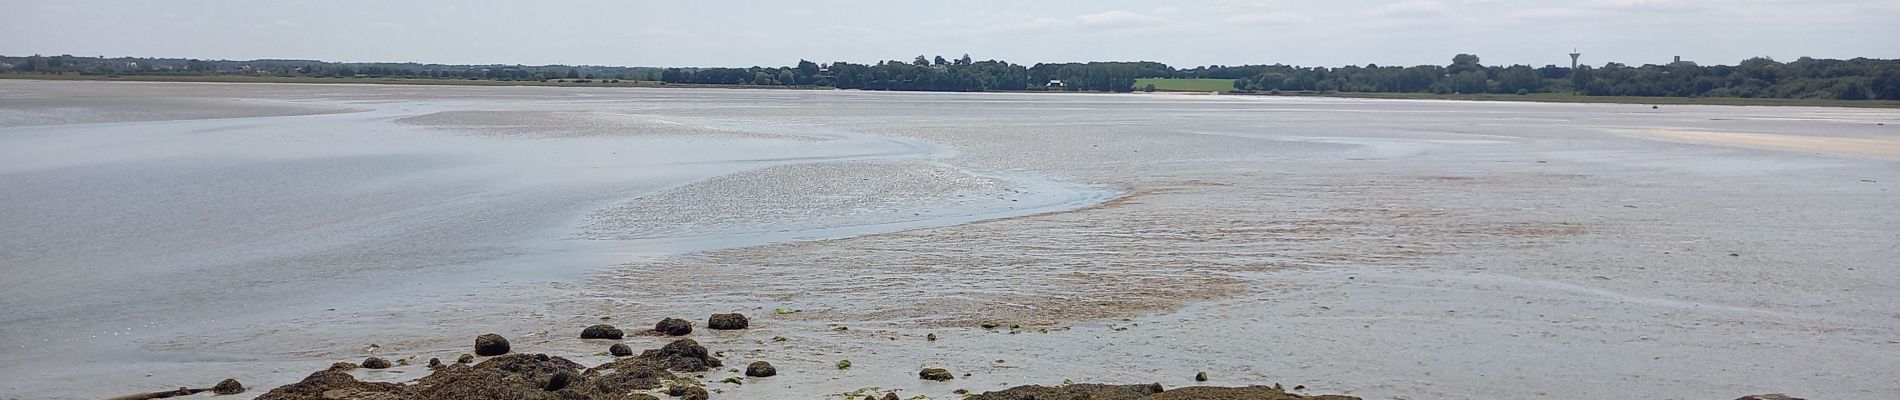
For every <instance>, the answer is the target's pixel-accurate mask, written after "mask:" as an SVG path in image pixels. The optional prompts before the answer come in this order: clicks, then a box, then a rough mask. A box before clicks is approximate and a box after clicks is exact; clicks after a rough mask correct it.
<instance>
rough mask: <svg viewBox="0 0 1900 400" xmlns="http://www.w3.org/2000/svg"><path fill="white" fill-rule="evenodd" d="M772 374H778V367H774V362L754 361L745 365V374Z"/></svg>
mask: <svg viewBox="0 0 1900 400" xmlns="http://www.w3.org/2000/svg"><path fill="white" fill-rule="evenodd" d="M772 375H778V368H772V363H768V362H764V361H753V362H752V363H751V364H747V365H746V366H745V376H750V377H754V378H764V377H768V376H772Z"/></svg>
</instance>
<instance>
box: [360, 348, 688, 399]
mask: <svg viewBox="0 0 1900 400" xmlns="http://www.w3.org/2000/svg"><path fill="white" fill-rule="evenodd" d="M580 371H581V365H580V364H576V363H574V362H573V361H568V360H567V359H565V358H561V357H540V356H539V355H534V354H519V353H515V354H507V355H502V356H497V357H494V358H490V359H487V360H482V362H481V363H479V364H475V365H473V366H461V365H456V366H451V367H449V368H443V369H441V370H437V371H435V372H434V373H431V374H429V376H425V377H422V379H419V380H417V381H416V383H415V384H414V385H411V386H407V387H406V388H407V389H408V391H409V393H410V394H411V395H413V396H414V397H409V398H414V399H424V400H434V399H523V400H531V399H554V398H557V397H558V396H556V395H555V394H554V393H550V392H548V391H547V389H548V388H549V387H550V386H554V384H556V383H559V386H560V387H561V388H562V389H567V390H571V391H574V392H580V393H577V394H582V395H583V396H585V395H586V394H590V393H592V390H591V389H592V387H591V386H593V385H588V384H584V383H582V382H579V381H580V379H578V378H577V377H578V374H579V373H580ZM561 375H568V376H561ZM656 384H657V383H656ZM562 393H566V391H563V392H562ZM390 400H395V399H390Z"/></svg>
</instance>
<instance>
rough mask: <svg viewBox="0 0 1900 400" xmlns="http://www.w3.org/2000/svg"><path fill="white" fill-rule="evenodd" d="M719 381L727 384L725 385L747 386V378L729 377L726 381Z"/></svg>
mask: <svg viewBox="0 0 1900 400" xmlns="http://www.w3.org/2000/svg"><path fill="white" fill-rule="evenodd" d="M719 381H720V382H725V383H730V384H734V385H744V384H745V378H740V377H737V376H728V377H726V379H721V380H719Z"/></svg>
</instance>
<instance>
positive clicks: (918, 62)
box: [910, 54, 930, 67]
mask: <svg viewBox="0 0 1900 400" xmlns="http://www.w3.org/2000/svg"><path fill="white" fill-rule="evenodd" d="M910 63H911V65H916V66H919V67H923V66H928V65H930V59H929V58H924V56H923V55H922V54H919V55H917V59H916V60H911V62H910Z"/></svg>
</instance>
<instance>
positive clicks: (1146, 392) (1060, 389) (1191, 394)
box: [964, 383, 1360, 400]
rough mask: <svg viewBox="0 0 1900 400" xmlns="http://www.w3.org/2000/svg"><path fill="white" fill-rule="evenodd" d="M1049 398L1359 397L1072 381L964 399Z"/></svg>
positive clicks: (1333, 399) (1265, 389)
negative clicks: (1168, 388) (1059, 384)
mask: <svg viewBox="0 0 1900 400" xmlns="http://www.w3.org/2000/svg"><path fill="white" fill-rule="evenodd" d="M1032 399H1039V400H1049V399H1092V400H1190V399H1192V400H1240V399H1247V400H1295V399H1302V400H1360V399H1359V398H1357V397H1350V396H1336V395H1328V396H1300V395H1296V394H1289V393H1286V392H1285V391H1283V390H1280V389H1279V388H1274V387H1268V386H1250V387H1206V386H1195V387H1184V388H1178V389H1174V390H1166V391H1164V390H1162V388H1161V385H1160V384H1156V383H1150V384H1146V385H1098V384H1087V383H1083V384H1070V385H1062V386H1054V387H1050V386H1037V385H1029V386H1017V387H1013V388H1009V389H1003V390H1000V391H994V392H988V393H981V394H975V395H970V396H969V397H965V398H964V400H1032Z"/></svg>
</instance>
